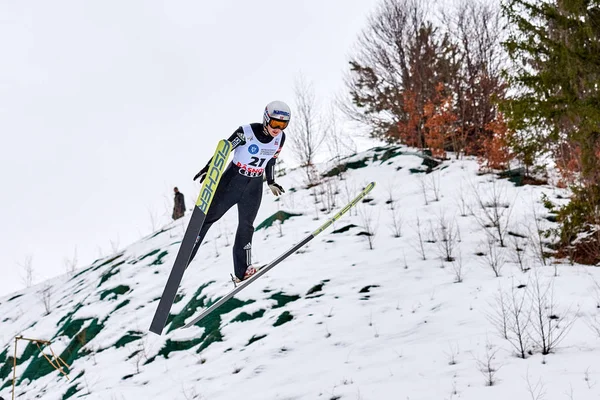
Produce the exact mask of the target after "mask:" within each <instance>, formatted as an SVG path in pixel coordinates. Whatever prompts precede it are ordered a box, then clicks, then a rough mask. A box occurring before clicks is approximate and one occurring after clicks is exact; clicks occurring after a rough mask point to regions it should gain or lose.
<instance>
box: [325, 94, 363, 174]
mask: <svg viewBox="0 0 600 400" xmlns="http://www.w3.org/2000/svg"><path fill="white" fill-rule="evenodd" d="M323 123H324V132H327V134H326V135H325V144H326V145H327V149H328V150H329V155H330V157H331V159H332V161H333V167H334V168H335V169H337V171H338V178H339V179H343V174H344V168H342V158H343V157H345V156H349V155H353V154H356V151H357V147H356V143H355V142H354V140H353V139H352V138H351V137H350V135H348V134H347V133H345V132H344V131H343V130H342V129H340V128H339V124H338V116H337V112H336V108H335V107H334V106H333V105H330V106H329V112H328V113H327V116H326V117H325V119H324V120H323Z"/></svg>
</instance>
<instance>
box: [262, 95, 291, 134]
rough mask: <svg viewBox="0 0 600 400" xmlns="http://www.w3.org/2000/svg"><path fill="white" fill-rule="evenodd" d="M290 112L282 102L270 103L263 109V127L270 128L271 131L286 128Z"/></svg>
mask: <svg viewBox="0 0 600 400" xmlns="http://www.w3.org/2000/svg"><path fill="white" fill-rule="evenodd" d="M291 116H292V112H291V111H290V108H289V107H288V105H287V104H285V103H284V102H283V101H278V100H275V101H272V102H270V103H269V104H267V106H266V107H265V114H264V116H263V126H264V127H265V129H267V126H270V127H271V128H273V129H285V128H287V126H288V124H289V122H290V117H291Z"/></svg>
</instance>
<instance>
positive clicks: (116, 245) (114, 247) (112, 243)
mask: <svg viewBox="0 0 600 400" xmlns="http://www.w3.org/2000/svg"><path fill="white" fill-rule="evenodd" d="M119 243H120V240H119V235H117V238H116V239H115V240H112V239H110V249H111V251H112V252H113V253H117V252H118V251H119Z"/></svg>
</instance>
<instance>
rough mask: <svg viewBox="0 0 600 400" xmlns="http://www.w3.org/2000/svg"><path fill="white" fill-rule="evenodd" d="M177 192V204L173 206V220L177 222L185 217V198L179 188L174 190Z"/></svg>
mask: <svg viewBox="0 0 600 400" xmlns="http://www.w3.org/2000/svg"><path fill="white" fill-rule="evenodd" d="M173 191H174V192H175V204H174V205H173V219H174V220H177V219H179V218H181V217H183V214H185V200H184V198H183V193H181V192H180V191H179V189H177V188H173Z"/></svg>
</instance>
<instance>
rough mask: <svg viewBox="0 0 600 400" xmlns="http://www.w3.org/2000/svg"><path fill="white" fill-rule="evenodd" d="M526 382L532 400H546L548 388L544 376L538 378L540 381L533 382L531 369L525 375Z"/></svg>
mask: <svg viewBox="0 0 600 400" xmlns="http://www.w3.org/2000/svg"><path fill="white" fill-rule="evenodd" d="M525 382H526V383H527V391H528V392H529V396H530V397H531V400H544V399H545V398H546V390H545V389H544V382H543V381H542V378H540V379H538V381H537V382H536V383H535V384H533V383H532V382H531V380H530V379H529V369H528V370H527V374H526V375H525Z"/></svg>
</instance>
